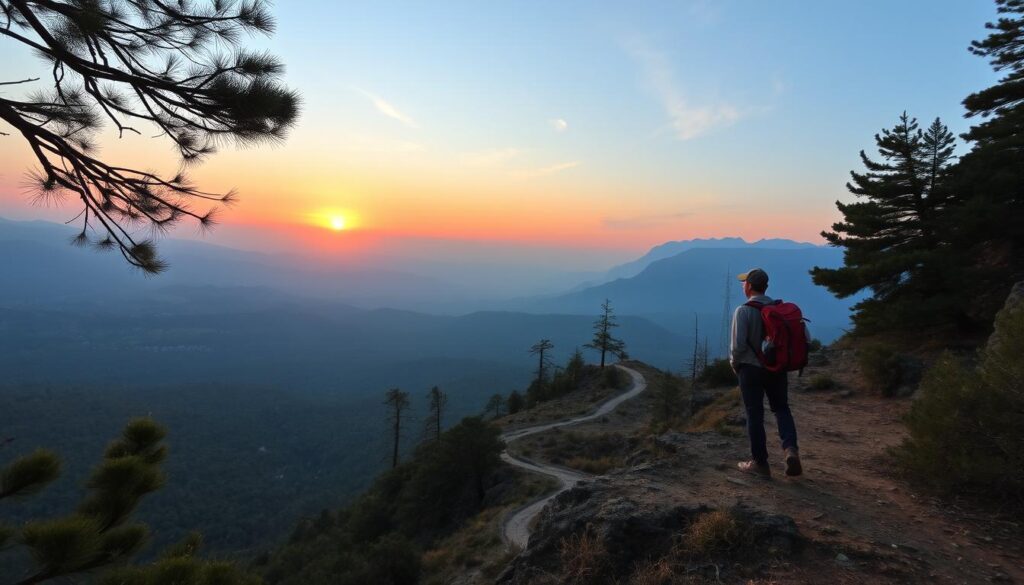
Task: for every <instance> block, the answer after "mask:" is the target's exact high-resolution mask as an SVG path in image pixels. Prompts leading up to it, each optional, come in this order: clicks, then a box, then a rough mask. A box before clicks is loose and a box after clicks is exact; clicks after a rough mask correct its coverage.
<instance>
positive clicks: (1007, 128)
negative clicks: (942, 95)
mask: <svg viewBox="0 0 1024 585" xmlns="http://www.w3.org/2000/svg"><path fill="white" fill-rule="evenodd" d="M996 6H997V10H998V12H999V19H998V20H997V21H996V22H994V23H988V24H987V25H986V27H987V28H988V30H989V31H990V32H989V35H988V37H987V38H985V39H984V40H981V41H974V42H973V43H972V44H971V47H970V50H971V52H972V53H974V54H975V55H977V56H979V57H983V58H985V59H987V60H988V62H989V63H990V65H991V66H992V68H993V69H994V70H995V71H997V72H999V73H1001V74H1002V77H1001V78H1000V79H999V81H998V82H997V83H996V84H995V85H993V86H991V87H988V88H986V89H983V90H981V91H978V92H976V93H973V94H971V95H970V96H968V97H967V98H966V99H965V100H964V102H963V103H964V106H965V107H966V108H967V117H968V118H974V119H975V120H976V123H975V125H974V126H973V127H971V129H970V130H969V131H968V132H967V133H966V134H964V135H963V138H964V139H965V140H967V141H968V142H970V143H971V146H972V148H971V150H970V151H969V152H968V153H967V154H965V155H964V156H963V158H962V159H961V161H960V164H959V165H957V169H956V171H957V172H956V183H955V184H956V191H957V193H956V195H957V198H958V200H959V201H960V203H961V204H960V205H958V206H957V208H956V209H955V210H954V213H953V214H951V216H950V218H949V221H948V226H949V229H950V231H951V232H952V233H953V235H954V237H955V241H954V246H955V249H956V250H958V251H962V252H963V253H964V255H965V258H964V259H963V260H962V261H961V262H960V263H961V264H963V265H964V266H966V267H967V270H966V273H965V274H964V275H963V276H962V277H961V278H960V279H959V280H960V283H961V287H962V288H961V294H962V296H963V297H964V298H969V299H970V303H969V308H970V309H971V310H972V312H971V314H970V315H969V316H968V317H969V319H970V322H971V323H974V324H978V325H984V327H985V329H987V328H989V327H990V326H991V323H992V320H993V318H994V316H995V313H996V311H998V309H999V308H1000V307H1001V306H1002V303H1003V300H1004V299H1005V298H1006V295H1007V294H1008V293H1009V290H1010V287H1011V286H1012V284H1013V283H1014V282H1017V281H1020V280H1024V229H1021V226H1022V225H1024V148H1022V137H1024V48H1022V47H1024V2H1022V1H1021V0H996Z"/></svg>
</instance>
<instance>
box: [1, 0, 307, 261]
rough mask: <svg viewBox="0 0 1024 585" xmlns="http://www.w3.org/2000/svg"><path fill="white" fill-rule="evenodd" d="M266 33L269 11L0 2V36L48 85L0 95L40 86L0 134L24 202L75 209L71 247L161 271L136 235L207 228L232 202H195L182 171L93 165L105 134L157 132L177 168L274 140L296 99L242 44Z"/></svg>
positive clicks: (13, 106)
mask: <svg viewBox="0 0 1024 585" xmlns="http://www.w3.org/2000/svg"><path fill="white" fill-rule="evenodd" d="M273 30H274V20H273V18H272V17H271V15H270V13H269V12H268V10H267V3H266V2H264V1H263V0H243V1H240V2H239V1H231V0H227V1H224V0H213V1H210V2H172V3H165V2H162V1H161V0H131V1H128V2H120V1H113V0H89V1H82V0H0V36H3V37H6V38H7V39H8V40H11V41H14V42H17V43H21V44H22V45H24V46H26V47H28V48H30V49H31V50H32V51H33V53H34V54H35V55H36V56H38V57H39V58H41V59H42V60H43V61H44V63H45V67H46V69H45V70H46V72H47V74H46V76H45V77H46V78H47V80H46V81H45V82H43V81H41V79H42V76H41V77H39V78H30V79H21V80H11V81H5V82H2V85H22V84H24V85H25V86H26V87H32V86H35V85H37V84H40V85H46V86H48V88H47V89H45V90H38V91H32V92H29V93H27V94H26V95H24V96H23V97H19V98H11V97H6V96H5V97H0V120H3V121H4V122H6V123H7V124H8V125H9V126H10V127H11V128H13V133H14V134H17V135H20V136H21V137H22V138H23V139H24V140H25V142H26V145H27V147H28V148H29V150H30V151H31V152H32V154H33V156H34V157H35V159H36V161H37V162H38V164H39V167H38V168H37V169H35V170H34V171H32V172H31V174H30V178H29V181H28V183H29V184H28V187H29V188H30V189H31V191H32V193H33V194H34V195H35V196H36V197H37V198H40V199H44V200H46V199H51V198H64V197H67V196H71V197H74V198H75V199H77V200H78V201H79V202H80V206H81V211H80V213H79V214H78V216H77V219H78V220H79V225H80V226H81V231H80V232H79V235H78V236H77V237H76V238H75V239H74V243H76V244H79V245H86V244H89V243H92V244H93V245H95V246H96V247H97V248H99V249H118V250H120V252H121V254H122V255H123V256H124V258H125V259H126V260H127V261H128V262H129V263H131V264H132V265H134V266H137V267H139V268H141V269H142V270H144V271H146V272H148V273H157V272H160V271H161V270H163V269H164V268H165V263H164V262H163V261H162V260H161V259H160V257H159V256H158V255H157V252H156V249H155V246H154V244H153V241H152V239H151V238H148V237H146V236H145V235H140V232H139V229H138V228H139V227H149V228H152V230H153V231H155V232H158V233H159V232H165V231H166V230H168V229H170V228H171V227H172V226H174V225H176V224H177V223H179V222H180V221H182V220H185V219H190V220H193V221H195V222H197V223H198V224H199V225H200V226H203V227H208V226H211V225H213V223H214V221H215V213H216V211H217V210H218V209H219V208H220V206H221V205H223V204H229V203H231V202H232V200H233V199H234V197H235V193H234V191H227V192H223V193H215V192H210V191H206V190H203V189H201V188H200V187H198V186H196V185H195V184H193V183H192V182H191V181H190V180H189V178H188V176H187V175H186V174H185V173H184V171H180V172H178V173H177V174H175V175H174V176H169V177H167V176H159V175H158V174H156V173H153V172H150V171H145V170H138V169H133V168H128V167H125V166H122V165H119V164H117V163H116V162H112V161H107V160H104V159H103V158H101V157H99V156H98V155H97V154H95V152H94V151H95V140H96V135H97V133H98V131H99V130H100V129H101V128H103V127H104V125H106V124H109V125H111V126H113V127H114V128H116V129H117V132H118V135H119V136H124V135H125V134H140V135H141V134H143V133H150V132H152V131H154V130H155V132H156V134H157V135H158V136H162V137H165V138H167V139H169V140H170V141H171V142H172V143H173V145H174V147H175V149H176V150H177V152H178V154H179V155H180V157H181V160H182V163H183V164H182V166H183V167H184V166H185V165H186V164H188V163H193V162H196V161H199V160H201V159H203V158H204V157H205V156H207V155H209V154H211V153H213V152H214V151H215V149H216V146H217V145H218V144H222V143H225V142H234V143H237V144H253V143H259V142H262V141H268V140H269V141H276V140H280V139H282V138H283V137H284V135H285V132H286V131H287V130H288V128H290V127H291V126H292V125H293V124H294V122H295V120H296V117H297V115H298V110H299V98H298V96H297V94H296V93H295V92H294V91H292V90H290V89H288V88H286V87H285V86H283V85H282V84H281V82H280V76H281V74H282V73H283V71H284V66H283V65H282V64H281V62H280V61H278V60H277V59H276V58H275V57H273V56H272V55H269V54H267V53H263V52H253V51H247V50H245V49H244V48H242V46H241V42H240V41H241V39H242V38H243V35H244V34H245V33H264V34H269V33H271V32H272V31H273ZM5 134H10V132H6V133H5ZM197 205H198V206H197ZM143 234H144V232H143Z"/></svg>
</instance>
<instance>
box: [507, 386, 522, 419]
mask: <svg viewBox="0 0 1024 585" xmlns="http://www.w3.org/2000/svg"><path fill="white" fill-rule="evenodd" d="M505 405H506V406H507V407H508V413H509V414H515V413H517V412H519V411H521V410H522V409H523V406H525V404H524V401H523V395H522V394H520V393H519V391H518V390H513V391H511V392H509V393H508V400H506V401H505Z"/></svg>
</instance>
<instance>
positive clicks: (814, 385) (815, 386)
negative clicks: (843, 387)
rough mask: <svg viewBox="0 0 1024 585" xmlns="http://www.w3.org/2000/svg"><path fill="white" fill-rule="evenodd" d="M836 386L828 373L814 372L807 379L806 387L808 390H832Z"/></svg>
mask: <svg viewBox="0 0 1024 585" xmlns="http://www.w3.org/2000/svg"><path fill="white" fill-rule="evenodd" d="M836 386H838V384H837V383H836V381H835V379H834V378H833V377H832V376H829V375H828V374H816V375H814V376H811V379H810V380H808V381H807V388H808V389H809V390H832V389H834V388H835V387H836Z"/></svg>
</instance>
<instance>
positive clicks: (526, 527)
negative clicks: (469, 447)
mask: <svg viewBox="0 0 1024 585" xmlns="http://www.w3.org/2000/svg"><path fill="white" fill-rule="evenodd" d="M615 367H617V368H619V369H620V370H622V371H624V372H626V373H627V374H629V376H630V378H631V379H632V385H631V386H630V389H629V390H628V391H626V392H624V393H622V394H619V395H618V396H615V397H614V398H611V399H609V400H607V401H605V402H604V403H602V404H601V405H600V406H599V407H597V410H595V411H594V412H592V413H590V414H588V415H584V416H580V417H576V418H570V419H566V420H563V421H557V422H552V423H545V424H541V425H536V426H532V427H526V428H522V429H516V430H514V431H508V432H506V433H503V434H502V435H501V438H502V439H503V440H504V441H505V445H506V449H505V451H503V452H502V453H501V459H502V461H504V462H506V463H508V464H509V465H514V466H516V467H519V468H521V469H524V470H526V471H529V472H532V473H539V474H541V475H547V476H549V477H553V478H555V479H556V480H558V483H559V487H558V489H557V490H555V491H554V492H552V493H550V494H548V495H546V496H543V497H541V498H540V499H538V500H535V501H533V502H530V503H529V504H526V505H524V506H523V507H521V508H519V509H517V510H515V511H514V512H512V513H511V514H509V515H508V517H507V518H505V520H504V521H503V522H502V524H501V539H502V540H503V541H504V542H505V544H506V545H507V546H518V547H519V548H526V543H527V541H529V539H530V523H531V522H532V521H533V519H534V518H536V517H537V515H538V514H540V511H541V510H543V509H544V506H545V505H547V503H548V502H549V501H551V499H552V498H554V497H555V496H557V495H558V494H560V493H562V492H564V491H565V490H567V489H569V488H570V487H572V486H573V485H575V484H576V482H578V481H580V480H585V479H588V478H590V477H593V476H592V475H590V474H588V473H583V472H582V471H577V470H574V469H568V468H565V467H560V466H558V465H551V464H549V463H541V462H539V461H531V460H529V459H526V458H525V457H516V456H514V455H511V454H509V452H508V448H507V445H508V444H509V443H511V442H512V441H515V440H517V439H521V438H523V437H526V436H529V435H535V434H537V433H543V432H544V431H549V430H551V429H554V428H559V427H567V426H571V425H576V424H580V423H584V422H588V421H592V420H596V419H599V418H601V417H602V416H605V415H607V414H608V413H610V412H612V411H613V410H615V409H616V408H617V407H618V406H619V405H620V404H622V403H623V402H625V401H627V400H629V399H631V398H635V397H636V396H637V395H639V394H640V393H641V392H643V391H644V390H646V389H647V381H646V380H644V377H643V375H641V374H640V372H638V371H636V370H634V369H632V368H627V367H626V366H622V365H618V364H616V366H615Z"/></svg>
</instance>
